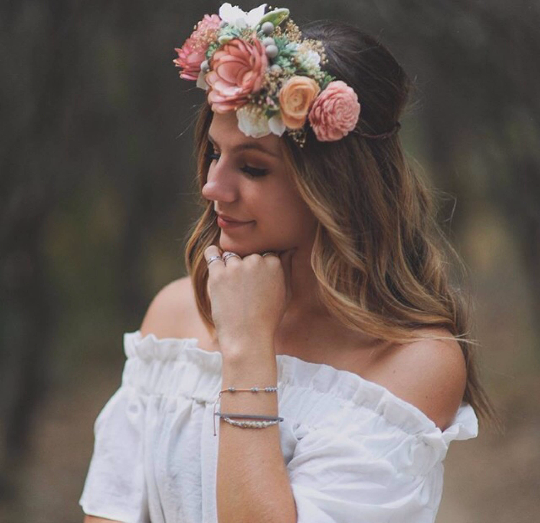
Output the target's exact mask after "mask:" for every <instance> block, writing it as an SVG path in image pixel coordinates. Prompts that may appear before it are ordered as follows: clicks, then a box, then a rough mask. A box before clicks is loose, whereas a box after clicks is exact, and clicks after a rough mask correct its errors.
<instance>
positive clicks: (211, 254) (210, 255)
mask: <svg viewBox="0 0 540 523" xmlns="http://www.w3.org/2000/svg"><path fill="white" fill-rule="evenodd" d="M215 256H220V257H221V251H220V250H219V247H217V246H216V245H210V246H209V247H207V248H206V249H205V250H204V258H205V260H206V263H207V264H208V271H209V272H210V271H212V272H214V271H216V270H217V271H219V270H223V269H224V268H225V264H224V263H223V260H222V259H215ZM212 259H213V261H212ZM209 262H210V263H209Z"/></svg>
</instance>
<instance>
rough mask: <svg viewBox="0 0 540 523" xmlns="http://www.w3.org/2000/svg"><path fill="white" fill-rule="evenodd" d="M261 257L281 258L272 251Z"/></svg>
mask: <svg viewBox="0 0 540 523" xmlns="http://www.w3.org/2000/svg"><path fill="white" fill-rule="evenodd" d="M261 256H262V257H263V258H264V257H265V256H276V257H277V258H279V256H278V255H277V254H276V253H275V252H272V251H269V252H265V253H263V254H261Z"/></svg>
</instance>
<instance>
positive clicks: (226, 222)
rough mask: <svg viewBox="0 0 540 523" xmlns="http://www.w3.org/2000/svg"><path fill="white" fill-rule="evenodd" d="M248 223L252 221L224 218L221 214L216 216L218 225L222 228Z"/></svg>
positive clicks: (231, 227)
mask: <svg viewBox="0 0 540 523" xmlns="http://www.w3.org/2000/svg"><path fill="white" fill-rule="evenodd" d="M250 223H253V222H252V221H251V222H233V221H229V220H225V219H224V218H222V217H221V216H218V217H217V224H218V227H221V228H222V229H234V228H236V227H242V226H244V225H249V224H250Z"/></svg>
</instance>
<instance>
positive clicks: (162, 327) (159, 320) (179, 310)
mask: <svg viewBox="0 0 540 523" xmlns="http://www.w3.org/2000/svg"><path fill="white" fill-rule="evenodd" d="M194 315H197V316H198V313H197V307H196V304H195V297H194V294H193V288H192V285H191V279H190V277H189V276H186V277H184V278H180V279H178V280H175V281H173V282H171V283H169V284H168V285H166V286H165V287H163V289H161V290H160V291H159V292H158V293H157V295H156V297H155V298H154V299H153V300H152V302H151V303H150V306H149V307H148V311H147V312H146V315H145V317H144V319H143V322H142V324H141V328H140V330H141V334H142V335H143V336H146V335H147V334H154V335H155V336H156V337H157V338H183V337H190V335H189V333H186V331H185V326H186V325H189V324H190V322H191V321H192V320H193V317H194Z"/></svg>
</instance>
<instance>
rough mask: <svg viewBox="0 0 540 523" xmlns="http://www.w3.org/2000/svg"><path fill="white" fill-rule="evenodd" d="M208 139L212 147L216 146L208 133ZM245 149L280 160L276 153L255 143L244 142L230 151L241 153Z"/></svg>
mask: <svg viewBox="0 0 540 523" xmlns="http://www.w3.org/2000/svg"><path fill="white" fill-rule="evenodd" d="M208 139H209V140H210V141H211V142H212V143H213V144H214V145H217V144H216V141H215V140H214V138H212V136H211V135H210V133H208ZM246 149H255V150H257V151H261V152H263V153H266V154H268V155H269V156H273V157H274V158H281V156H278V155H277V154H276V153H273V152H271V151H269V150H268V149H266V148H264V147H263V146H262V145H261V144H259V143H257V142H244V143H240V144H238V145H235V146H234V147H232V149H231V151H232V152H236V151H243V150H246Z"/></svg>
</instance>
